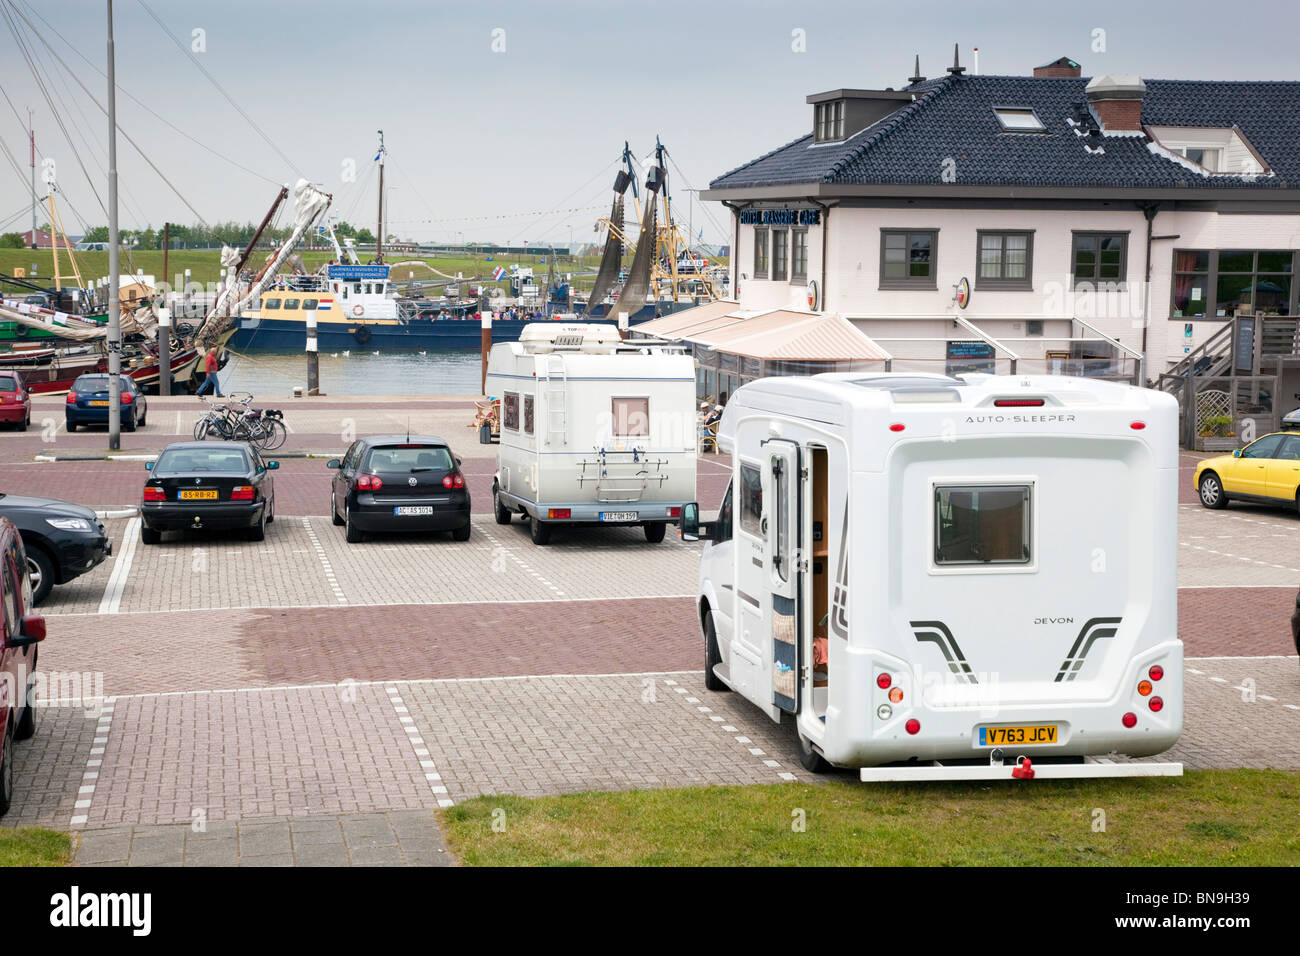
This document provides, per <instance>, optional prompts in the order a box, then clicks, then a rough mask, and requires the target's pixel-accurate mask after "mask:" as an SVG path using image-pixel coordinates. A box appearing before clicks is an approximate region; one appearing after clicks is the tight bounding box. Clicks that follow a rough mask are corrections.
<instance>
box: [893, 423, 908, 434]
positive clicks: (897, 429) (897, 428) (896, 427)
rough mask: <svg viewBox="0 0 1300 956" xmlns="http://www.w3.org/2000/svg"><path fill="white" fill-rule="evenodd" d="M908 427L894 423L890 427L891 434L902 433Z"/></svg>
mask: <svg viewBox="0 0 1300 956" xmlns="http://www.w3.org/2000/svg"><path fill="white" fill-rule="evenodd" d="M906 427H907V426H906V425H904V424H903V423H902V422H894V424H892V425H890V426H889V430H890V431H891V432H901V431H902V430H903V429H904V428H906Z"/></svg>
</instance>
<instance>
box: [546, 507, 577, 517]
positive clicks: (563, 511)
mask: <svg viewBox="0 0 1300 956" xmlns="http://www.w3.org/2000/svg"><path fill="white" fill-rule="evenodd" d="M572 513H573V512H572V510H571V509H569V508H549V509H547V512H546V516H547V517H548V518H567V517H569V516H570V515H571V514H572Z"/></svg>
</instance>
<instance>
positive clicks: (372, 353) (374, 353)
mask: <svg viewBox="0 0 1300 956" xmlns="http://www.w3.org/2000/svg"><path fill="white" fill-rule="evenodd" d="M370 354H371V355H378V354H379V353H378V352H371V353H370Z"/></svg>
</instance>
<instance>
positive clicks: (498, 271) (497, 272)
mask: <svg viewBox="0 0 1300 956" xmlns="http://www.w3.org/2000/svg"><path fill="white" fill-rule="evenodd" d="M505 274H506V270H505V269H503V268H501V267H500V266H497V267H496V268H495V269H493V270H492V281H493V282H500V281H501V279H502V277H503V276H505Z"/></svg>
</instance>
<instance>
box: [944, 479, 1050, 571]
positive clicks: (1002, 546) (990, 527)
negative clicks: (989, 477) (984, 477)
mask: <svg viewBox="0 0 1300 956" xmlns="http://www.w3.org/2000/svg"><path fill="white" fill-rule="evenodd" d="M1030 492H1031V486H1030V485H947V486H937V487H936V488H935V490H934V503H935V517H934V530H935V541H934V562H935V564H941V565H956V564H1028V563H1029V561H1030V554H1029V541H1030V538H1029V533H1030V500H1031V499H1030Z"/></svg>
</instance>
